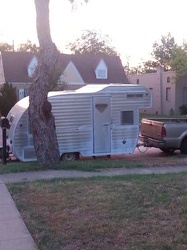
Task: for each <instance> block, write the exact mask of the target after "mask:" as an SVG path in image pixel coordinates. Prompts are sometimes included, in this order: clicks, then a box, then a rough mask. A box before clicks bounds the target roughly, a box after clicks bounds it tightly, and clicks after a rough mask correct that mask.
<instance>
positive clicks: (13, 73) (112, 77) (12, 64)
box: [1, 52, 128, 83]
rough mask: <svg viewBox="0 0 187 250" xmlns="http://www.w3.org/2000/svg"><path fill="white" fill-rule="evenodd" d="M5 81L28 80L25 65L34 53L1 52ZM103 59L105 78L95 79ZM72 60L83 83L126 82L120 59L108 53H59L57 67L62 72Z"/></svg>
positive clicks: (26, 65)
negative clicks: (105, 68)
mask: <svg viewBox="0 0 187 250" xmlns="http://www.w3.org/2000/svg"><path fill="white" fill-rule="evenodd" d="M1 54H2V61H3V68H4V75H5V81H6V82H11V83H12V82H30V81H31V80H30V78H29V77H28V72H27V67H28V65H29V63H30V61H31V59H32V58H33V56H34V54H33V53H30V52H1ZM101 59H103V60H104V62H105V63H106V65H107V68H108V78H107V79H96V76H95V68H96V67H97V65H98V63H99V62H100V60H101ZM70 61H72V62H73V63H74V65H75V67H76V68H77V70H78V71H79V73H80V75H81V77H82V79H83V80H84V82H85V83H128V79H127V76H126V74H125V72H124V69H123V66H122V63H121V60H120V58H119V57H118V56H108V55H102V56H101V55H68V54H61V55H60V57H59V60H58V68H59V69H60V70H61V71H62V73H63V72H64V70H65V68H66V67H67V65H68V64H69V62H70Z"/></svg>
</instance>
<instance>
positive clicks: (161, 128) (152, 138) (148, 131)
mask: <svg viewBox="0 0 187 250" xmlns="http://www.w3.org/2000/svg"><path fill="white" fill-rule="evenodd" d="M139 139H140V141H142V142H143V143H144V144H145V145H146V146H149V147H157V148H160V149H161V150H163V151H166V149H169V150H170V151H171V150H176V149H180V150H181V152H182V153H185V152H187V119H186V118H179V119H177V118H157V119H142V121H141V125H140V137H139Z"/></svg>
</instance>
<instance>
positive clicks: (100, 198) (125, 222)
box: [8, 173, 187, 250]
mask: <svg viewBox="0 0 187 250" xmlns="http://www.w3.org/2000/svg"><path fill="white" fill-rule="evenodd" d="M8 188H9V191H10V192H11V194H12V196H13V198H14V200H15V201H16V203H17V206H18V208H19V210H20V212H21V214H22V216H23V218H24V220H25V222H26V224H27V226H28V228H29V230H30V232H31V234H32V236H33V238H34V240H35V242H36V243H37V245H38V248H39V249H40V250H44V249H45V250H54V249H55V250H60V249H63V250H79V249H84V250H85V249H87V250H90V249H93V250H94V249H95V250H114V249H115V250H126V249H127V250H128V249H145V250H146V249H155V250H156V249H159V250H160V249H163V250H164V249H171V250H172V249H173V250H174V249H180V250H182V249H187V174H186V173H183V174H165V175H150V176H148V175H142V176H136V175H135V176H118V177H105V178H104V177H102V178H101V177H100V178H88V179H69V180H62V179H56V180H51V181H37V182H31V183H18V184H8Z"/></svg>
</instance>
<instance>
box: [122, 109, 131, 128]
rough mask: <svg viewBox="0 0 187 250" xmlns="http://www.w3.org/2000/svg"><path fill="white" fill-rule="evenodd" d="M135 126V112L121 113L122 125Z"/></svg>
mask: <svg viewBox="0 0 187 250" xmlns="http://www.w3.org/2000/svg"><path fill="white" fill-rule="evenodd" d="M131 124H134V118H133V111H122V112H121V125H131Z"/></svg>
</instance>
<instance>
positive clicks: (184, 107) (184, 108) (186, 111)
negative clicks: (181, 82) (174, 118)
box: [179, 104, 187, 115]
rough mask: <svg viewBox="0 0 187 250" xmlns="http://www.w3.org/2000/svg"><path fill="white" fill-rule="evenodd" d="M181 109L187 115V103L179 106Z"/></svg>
mask: <svg viewBox="0 0 187 250" xmlns="http://www.w3.org/2000/svg"><path fill="white" fill-rule="evenodd" d="M179 110H180V114H181V115H187V105H185V104H183V105H182V106H180V107H179Z"/></svg>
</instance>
